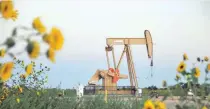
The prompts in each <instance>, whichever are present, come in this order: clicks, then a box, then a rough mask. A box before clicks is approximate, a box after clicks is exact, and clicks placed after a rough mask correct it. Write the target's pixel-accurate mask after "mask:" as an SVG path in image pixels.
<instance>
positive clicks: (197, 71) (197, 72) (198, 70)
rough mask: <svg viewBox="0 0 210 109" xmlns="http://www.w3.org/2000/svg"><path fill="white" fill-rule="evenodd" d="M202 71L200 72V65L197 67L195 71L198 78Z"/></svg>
mask: <svg viewBox="0 0 210 109" xmlns="http://www.w3.org/2000/svg"><path fill="white" fill-rule="evenodd" d="M200 74H201V72H200V69H199V68H198V67H196V68H195V73H194V76H195V77H196V78H198V77H199V76H200Z"/></svg>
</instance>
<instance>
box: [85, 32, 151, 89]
mask: <svg viewBox="0 0 210 109" xmlns="http://www.w3.org/2000/svg"><path fill="white" fill-rule="evenodd" d="M144 36H145V38H107V39H106V44H107V47H105V51H106V57H107V64H108V70H97V71H96V73H95V74H94V75H93V76H92V78H91V79H90V80H89V82H88V84H89V85H96V84H97V82H98V81H99V80H100V79H102V86H104V88H105V90H108V91H109V90H115V89H116V86H117V82H118V80H119V79H127V78H128V76H127V75H125V74H120V72H119V67H120V63H121V61H122V58H123V56H124V54H126V58H127V64H128V71H129V79H130V85H131V86H132V87H135V89H137V88H138V81H137V77H136V71H135V68H134V63H133V58H132V54H131V47H130V45H146V49H147V53H148V58H150V59H151V65H150V66H153V43H152V37H151V34H150V32H149V31H148V30H145V31H144ZM114 45H124V50H123V52H122V54H121V57H120V60H119V61H118V63H116V59H115V54H114V47H113V46H114ZM109 52H112V57H113V65H114V68H111V67H110V62H109V60H110V59H109Z"/></svg>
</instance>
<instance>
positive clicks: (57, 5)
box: [0, 0, 210, 88]
mask: <svg viewBox="0 0 210 109" xmlns="http://www.w3.org/2000/svg"><path fill="white" fill-rule="evenodd" d="M14 3H15V8H16V9H18V11H19V17H18V20H17V21H16V22H13V21H11V20H10V21H6V20H4V19H0V37H1V40H0V42H3V41H4V40H5V39H6V38H7V37H8V36H9V35H10V34H11V30H12V28H13V27H14V26H17V25H26V26H29V27H31V22H32V20H33V18H35V17H37V16H40V17H41V20H42V21H43V23H44V24H45V25H46V26H47V29H48V31H50V29H51V27H52V26H56V27H58V28H60V29H61V30H62V33H63V35H64V38H65V42H64V47H63V49H62V50H61V51H60V52H58V53H57V54H56V64H52V63H50V62H49V61H48V60H47V59H46V58H44V57H40V58H38V59H37V61H38V62H42V63H45V64H47V65H48V66H50V67H51V72H49V83H48V84H49V85H51V86H53V87H55V86H57V85H58V84H59V83H60V81H61V82H62V85H61V87H62V88H72V87H73V86H74V85H76V84H77V83H78V82H80V83H82V84H87V82H88V80H89V79H90V78H91V76H92V75H93V74H94V73H95V71H96V70H97V69H107V64H106V55H105V51H104V47H105V46H106V38H107V37H144V36H143V32H144V30H146V29H147V30H149V31H150V32H151V35H152V38H153V41H154V43H155V45H154V68H153V73H154V76H153V77H151V76H150V75H151V69H150V66H149V65H150V60H149V59H148V58H147V52H146V47H145V46H144V45H142V46H132V53H133V56H134V62H135V68H136V72H137V76H138V77H139V80H138V82H139V87H145V86H148V85H152V84H155V85H157V86H161V83H162V80H167V81H168V83H169V84H174V77H175V75H176V67H177V65H178V63H179V62H180V61H181V59H182V54H183V53H187V54H188V55H189V58H190V59H191V60H190V61H189V62H188V65H189V66H190V65H191V63H192V62H195V61H196V57H197V56H206V55H207V56H210V50H209V49H208V47H209V46H210V43H209V41H210V31H209V29H210V8H209V7H210V1H207V0H206V1H204V0H202V1H200V0H182V1H181V0H170V1H166V0H165V1H164V0H150V1H148V0H139V1H138V0H121V1H120V0H15V1H14ZM23 46H24V44H21V45H17V49H15V50H19V49H23ZM122 49H123V48H122V46H117V47H116V48H115V50H116V51H115V53H116V55H117V56H118V57H117V59H119V56H120V53H121V51H122ZM25 56H26V54H23V55H22V56H20V57H19V58H22V59H28V58H26V57H25ZM8 59H9V58H8ZM120 71H121V73H123V74H128V71H127V63H126V61H125V59H124V61H123V63H122V65H121V67H120ZM203 76H204V72H202V75H201V78H202V77H203ZM146 77H148V79H145V78H146ZM201 81H202V80H201ZM119 85H129V80H120V81H119Z"/></svg>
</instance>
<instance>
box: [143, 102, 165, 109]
mask: <svg viewBox="0 0 210 109" xmlns="http://www.w3.org/2000/svg"><path fill="white" fill-rule="evenodd" d="M143 109H167V107H166V105H165V103H163V102H161V101H155V102H154V103H153V102H152V101H151V100H147V101H146V102H145V103H144V107H143Z"/></svg>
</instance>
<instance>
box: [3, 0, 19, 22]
mask: <svg viewBox="0 0 210 109" xmlns="http://www.w3.org/2000/svg"><path fill="white" fill-rule="evenodd" d="M0 12H1V13H2V17H3V18H5V19H10V18H11V19H13V20H15V19H16V18H17V15H18V13H17V10H14V6H13V2H12V0H4V1H1V2H0Z"/></svg>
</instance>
